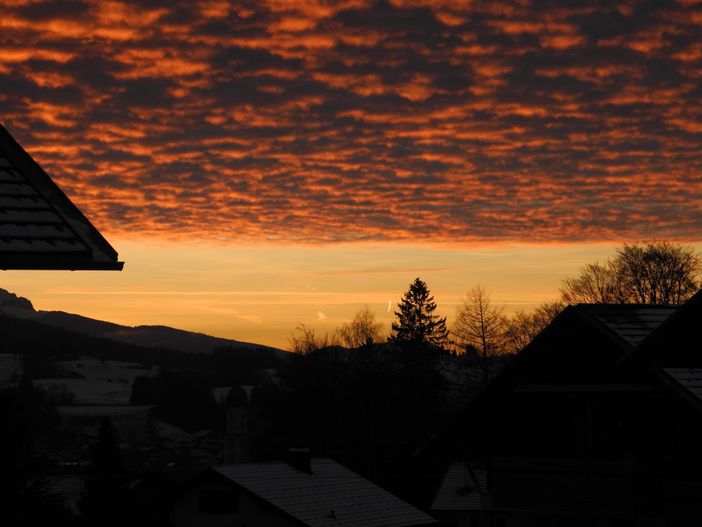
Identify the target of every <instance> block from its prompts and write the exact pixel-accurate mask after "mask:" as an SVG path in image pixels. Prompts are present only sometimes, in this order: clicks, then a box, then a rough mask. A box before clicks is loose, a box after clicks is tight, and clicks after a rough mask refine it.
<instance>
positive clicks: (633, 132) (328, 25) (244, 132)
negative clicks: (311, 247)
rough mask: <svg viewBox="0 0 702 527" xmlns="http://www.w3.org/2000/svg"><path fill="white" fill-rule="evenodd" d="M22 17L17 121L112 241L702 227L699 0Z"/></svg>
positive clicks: (126, 8)
mask: <svg viewBox="0 0 702 527" xmlns="http://www.w3.org/2000/svg"><path fill="white" fill-rule="evenodd" d="M0 4H2V2H1V1H0ZM2 9H3V13H4V15H3V17H1V18H0V31H1V32H2V35H3V36H2V39H1V40H0V116H1V117H0V119H1V120H2V121H3V122H4V123H5V124H6V125H7V126H8V127H9V128H10V130H11V131H12V132H13V133H14V134H15V135H16V137H17V138H18V139H19V140H20V142H21V143H23V144H24V145H25V146H26V147H27V148H28V150H30V152H31V153H32V154H33V155H34V156H35V157H36V158H37V159H38V160H39V161H40V162H41V164H42V165H43V166H44V167H45V168H46V169H47V170H48V171H49V173H50V174H52V175H53V176H54V177H55V178H56V179H57V181H58V182H59V183H60V184H61V185H62V186H63V187H64V188H65V189H66V190H67V191H68V193H69V194H70V195H71V196H73V197H75V199H76V201H77V202H78V203H79V204H80V205H81V207H82V208H83V209H84V210H85V211H86V213H87V214H88V216H89V217H90V218H91V219H93V220H94V221H95V223H96V224H97V225H98V226H99V227H100V228H102V229H104V230H106V231H108V232H111V233H115V234H119V235H121V236H130V235H138V236H155V237H161V238H172V239H181V240H183V239H190V240H191V239H198V238H201V239H208V240H221V241H223V242H225V243H228V242H234V241H247V242H249V241H263V242H267V243H282V244H286V243H329V242H344V241H396V240H403V241H422V240H432V241H444V242H458V243H470V242H482V241H517V240H519V241H529V242H553V241H593V240H595V241H596V240H616V239H622V238H625V239H626V238H642V237H644V238H650V237H666V238H673V239H697V238H699V232H700V231H699V229H700V227H701V226H702V199H701V198H702V157H701V156H700V155H699V152H700V147H701V146H702V110H701V108H702V104H701V103H702V100H701V99H702V89H701V88H700V86H702V37H700V25H701V24H702V7H701V5H700V3H699V2H694V1H690V0H685V1H679V2H655V3H650V2H634V1H626V2H600V3H598V2H567V3H563V2H553V3H549V2H546V3H543V2H540V3H538V7H536V6H533V5H530V3H529V2H512V1H497V2H474V3H468V2H450V1H429V0H427V1H419V0H417V1H414V0H411V1H410V0H407V1H392V2H367V1H363V0H348V1H343V2H333V3H332V2H329V3H328V2H323V1H317V2H294V1H284V0H269V1H267V2H251V3H247V2H237V3H236V4H234V3H229V2H223V1H204V0H201V1H188V2H185V1H183V2H168V3H166V2H142V1H140V2H138V3H136V2H135V3H129V2H121V1H109V2H105V1H100V2H98V1H86V0H83V1H76V2H70V3H65V2H52V1H34V0H24V1H23V2H17V1H14V0H13V1H12V2H7V5H5V6H3V7H2Z"/></svg>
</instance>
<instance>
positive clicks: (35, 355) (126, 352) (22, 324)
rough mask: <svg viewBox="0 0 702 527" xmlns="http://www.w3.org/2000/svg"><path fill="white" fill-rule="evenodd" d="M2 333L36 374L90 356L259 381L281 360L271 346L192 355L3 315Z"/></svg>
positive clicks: (60, 372) (221, 379)
mask: <svg viewBox="0 0 702 527" xmlns="http://www.w3.org/2000/svg"><path fill="white" fill-rule="evenodd" d="M0 333H1V334H2V336H3V350H4V351H5V352H10V353H16V354H18V356H19V358H20V360H21V361H22V366H23V371H24V372H25V373H27V374H28V375H29V376H30V377H32V378H43V377H59V376H60V377H65V376H67V375H71V373H70V372H66V371H65V369H63V368H61V367H60V365H58V364H57V363H58V362H60V361H62V360H69V359H71V358H77V357H79V356H86V357H94V358H97V359H100V360H105V361H106V360H113V361H120V362H135V363H139V364H143V365H144V366H146V367H151V366H153V367H162V368H166V369H172V370H189V371H202V372H209V373H210V374H211V378H212V380H211V382H212V383H213V384H215V385H222V384H228V383H229V384H231V383H234V382H255V381H257V380H258V371H259V370H262V369H266V368H277V367H278V366H279V365H280V361H281V359H280V357H279V356H278V354H277V352H276V351H275V350H272V349H270V350H269V349H265V348H264V349H262V348H259V347H251V348H249V347H245V346H242V347H221V348H216V349H214V350H213V351H212V353H189V352H184V351H178V350H172V349H167V348H152V347H146V346H138V345H134V344H129V343H126V342H119V341H115V340H110V339H106V338H102V337H95V336H91V335H85V334H82V333H77V332H73V331H67V330H65V329H62V328H57V327H54V326H49V325H47V324H42V323H40V322H35V321H31V320H20V319H16V318H11V317H6V316H1V315H0Z"/></svg>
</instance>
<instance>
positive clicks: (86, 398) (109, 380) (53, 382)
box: [0, 353, 150, 404]
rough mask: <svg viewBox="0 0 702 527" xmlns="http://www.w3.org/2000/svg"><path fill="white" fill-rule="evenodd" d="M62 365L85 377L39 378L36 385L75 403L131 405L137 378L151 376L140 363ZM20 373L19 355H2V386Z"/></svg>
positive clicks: (93, 361) (92, 360)
mask: <svg viewBox="0 0 702 527" xmlns="http://www.w3.org/2000/svg"><path fill="white" fill-rule="evenodd" d="M59 366H61V367H62V368H63V369H65V370H67V371H73V372H75V373H78V374H80V375H82V376H83V377H84V378H83V379H71V378H65V379H35V380H34V383H35V384H36V385H38V386H41V387H42V388H44V389H46V390H53V391H55V392H57V393H65V392H70V393H72V394H74V398H73V401H72V403H73V404H128V403H129V396H130V394H131V391H132V383H133V382H134V379H135V378H136V377H139V376H141V375H148V374H149V373H150V370H148V369H144V367H143V366H142V365H140V364H136V363H130V362H118V361H110V360H108V361H104V362H103V361H101V360H99V359H96V358H94V357H80V358H79V359H77V360H71V361H62V362H59ZM19 370H20V368H19V364H18V360H17V356H16V355H14V354H12V353H0V386H4V385H7V384H9V382H10V376H11V375H12V374H13V373H15V372H17V371H19Z"/></svg>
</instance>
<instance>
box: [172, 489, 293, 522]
mask: <svg viewBox="0 0 702 527" xmlns="http://www.w3.org/2000/svg"><path fill="white" fill-rule="evenodd" d="M231 488H232V487H231V486H228V485H226V484H218V483H204V484H202V485H201V486H199V487H198V488H196V489H193V490H191V491H190V492H188V493H186V494H184V495H182V496H180V497H179V498H178V499H177V500H176V501H175V502H174V503H173V508H172V510H171V522H172V525H173V527H191V526H192V527H225V526H226V527H243V526H244V525H245V526H246V527H266V526H270V527H293V526H297V527H299V525H300V524H299V523H297V522H295V521H293V520H292V519H290V518H288V517H287V516H285V515H284V514H282V513H280V512H278V511H277V510H275V509H272V508H271V507H270V506H268V505H267V504H266V502H264V501H262V500H259V499H257V498H255V497H253V496H251V495H250V494H249V493H247V492H239V508H238V511H237V512H235V513H231V514H205V513H202V512H200V510H199V498H198V497H199V493H200V491H203V490H228V489H231ZM244 522H245V523H244Z"/></svg>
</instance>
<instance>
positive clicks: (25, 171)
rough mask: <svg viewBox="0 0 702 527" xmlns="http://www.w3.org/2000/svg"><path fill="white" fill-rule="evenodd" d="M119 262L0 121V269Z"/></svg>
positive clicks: (100, 266) (101, 266) (107, 266)
mask: <svg viewBox="0 0 702 527" xmlns="http://www.w3.org/2000/svg"><path fill="white" fill-rule="evenodd" d="M123 266H124V263H123V262H119V261H118V260H117V252H115V250H114V249H113V248H112V246H110V244H109V243H108V242H107V240H105V238H103V237H102V235H101V234H100V233H99V232H98V230H97V229H96V228H95V227H93V225H92V224H91V223H90V222H89V221H88V219H87V218H86V217H85V216H83V214H82V213H81V212H80V210H78V208H77V207H76V206H75V205H74V204H73V203H72V202H71V200H70V199H68V197H67V196H66V195H65V194H64V193H63V192H62V191H61V189H60V188H59V187H58V186H57V185H56V184H55V183H54V182H53V181H52V180H51V178H50V177H49V176H48V175H47V174H46V172H44V171H43V170H42V168H41V167H40V166H39V165H38V164H37V163H36V162H35V161H34V160H33V159H32V158H31V156H30V155H29V154H27V152H25V151H24V149H23V148H22V147H21V146H20V145H19V144H18V143H17V142H16V141H15V140H14V138H13V137H12V136H11V135H10V134H9V133H8V132H7V130H5V128H3V127H2V126H1V125H0V269H65V270H121V269H122V267H123Z"/></svg>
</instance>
